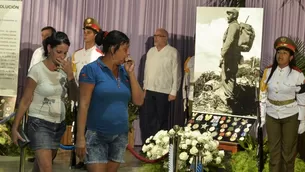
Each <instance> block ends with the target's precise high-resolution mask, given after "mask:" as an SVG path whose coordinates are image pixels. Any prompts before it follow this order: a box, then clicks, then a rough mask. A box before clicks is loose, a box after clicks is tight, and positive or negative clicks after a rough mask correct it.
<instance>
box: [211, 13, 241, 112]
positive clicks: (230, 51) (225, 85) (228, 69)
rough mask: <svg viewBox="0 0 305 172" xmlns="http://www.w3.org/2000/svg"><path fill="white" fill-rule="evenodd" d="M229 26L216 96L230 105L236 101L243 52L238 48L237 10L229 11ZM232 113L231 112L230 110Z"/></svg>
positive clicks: (224, 37)
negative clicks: (237, 78)
mask: <svg viewBox="0 0 305 172" xmlns="http://www.w3.org/2000/svg"><path fill="white" fill-rule="evenodd" d="M227 15H228V17H227V19H228V23H229V26H228V28H227V30H226V31H225V33H224V36H223V46H222V49H221V62H220V66H219V67H221V69H222V72H221V84H220V87H219V88H218V89H217V90H216V94H217V95H219V97H220V98H221V99H222V101H223V102H224V104H226V105H229V104H230V102H232V100H233V99H234V88H235V85H236V73H237V71H238V64H239V62H240V60H241V57H242V56H241V53H240V52H241V51H240V48H239V46H238V40H239V31H240V26H239V23H238V22H237V19H238V15H239V12H238V11H237V10H236V9H232V10H228V11H227ZM228 111H230V110H228Z"/></svg>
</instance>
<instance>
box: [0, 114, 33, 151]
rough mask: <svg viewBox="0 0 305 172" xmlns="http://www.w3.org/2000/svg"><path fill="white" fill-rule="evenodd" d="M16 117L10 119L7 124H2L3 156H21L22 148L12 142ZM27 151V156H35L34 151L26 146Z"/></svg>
mask: <svg viewBox="0 0 305 172" xmlns="http://www.w3.org/2000/svg"><path fill="white" fill-rule="evenodd" d="M13 120H14V118H12V119H10V120H9V121H8V122H6V123H5V124H2V125H0V155H1V156H19V155H20V148H19V147H18V146H17V145H15V144H14V143H12V140H11V128H12V124H13ZM25 153H26V155H27V156H33V155H34V152H33V151H32V150H31V149H30V148H29V147H26V149H25Z"/></svg>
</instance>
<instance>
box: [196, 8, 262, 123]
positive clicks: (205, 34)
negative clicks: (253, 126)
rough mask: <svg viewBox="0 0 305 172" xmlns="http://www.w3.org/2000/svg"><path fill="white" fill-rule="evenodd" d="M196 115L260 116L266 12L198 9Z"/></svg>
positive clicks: (256, 10)
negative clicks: (263, 34) (258, 89)
mask: <svg viewBox="0 0 305 172" xmlns="http://www.w3.org/2000/svg"><path fill="white" fill-rule="evenodd" d="M196 20H197V21H196V43H195V68H194V80H193V82H194V83H195V88H194V102H193V112H197V113H208V114H226V115H239V116H248V117H251V116H252V117H254V116H256V112H257V106H256V101H255V100H256V91H257V87H258V82H259V68H260V59H261V44H262V29H263V9H262V8H224V7H197V19H196Z"/></svg>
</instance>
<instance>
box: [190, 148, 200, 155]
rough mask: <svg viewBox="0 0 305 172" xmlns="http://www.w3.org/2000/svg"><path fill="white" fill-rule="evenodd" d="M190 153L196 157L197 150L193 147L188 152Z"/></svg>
mask: <svg viewBox="0 0 305 172" xmlns="http://www.w3.org/2000/svg"><path fill="white" fill-rule="evenodd" d="M190 153H191V154H193V155H196V154H197V153H198V149H197V148H196V147H195V146H193V147H192V148H191V150H190Z"/></svg>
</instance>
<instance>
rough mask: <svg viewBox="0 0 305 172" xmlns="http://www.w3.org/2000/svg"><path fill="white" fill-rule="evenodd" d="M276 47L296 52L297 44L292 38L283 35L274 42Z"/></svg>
mask: <svg viewBox="0 0 305 172" xmlns="http://www.w3.org/2000/svg"><path fill="white" fill-rule="evenodd" d="M274 48H275V49H276V50H277V49H279V48H287V49H289V50H291V51H293V52H296V50H297V46H296V45H295V43H294V42H293V40H291V39H290V38H288V37H286V36H281V37H279V38H277V39H276V40H275V42H274Z"/></svg>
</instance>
